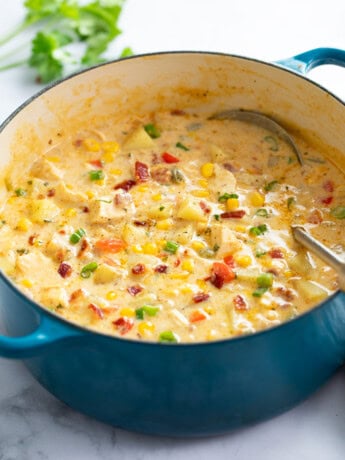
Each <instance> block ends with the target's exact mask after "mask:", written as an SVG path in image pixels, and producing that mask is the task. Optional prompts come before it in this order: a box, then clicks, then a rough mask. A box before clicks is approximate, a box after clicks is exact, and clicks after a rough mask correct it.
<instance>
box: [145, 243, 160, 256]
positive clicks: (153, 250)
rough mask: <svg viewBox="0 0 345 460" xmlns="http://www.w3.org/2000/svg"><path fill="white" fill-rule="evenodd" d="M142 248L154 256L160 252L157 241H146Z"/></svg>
mask: <svg viewBox="0 0 345 460" xmlns="http://www.w3.org/2000/svg"><path fill="white" fill-rule="evenodd" d="M142 249H143V253H144V254H151V255H153V256H155V255H157V254H158V248H157V245H156V244H155V243H145V244H144V245H143V246H142Z"/></svg>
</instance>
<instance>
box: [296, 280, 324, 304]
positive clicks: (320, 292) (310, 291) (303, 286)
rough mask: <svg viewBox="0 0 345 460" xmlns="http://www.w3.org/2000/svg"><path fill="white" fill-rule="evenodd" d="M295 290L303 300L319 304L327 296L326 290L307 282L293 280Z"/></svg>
mask: <svg viewBox="0 0 345 460" xmlns="http://www.w3.org/2000/svg"><path fill="white" fill-rule="evenodd" d="M294 285H295V288H296V289H297V290H298V291H299V292H300V294H301V295H302V297H303V298H304V299H305V300H308V301H310V302H321V301H322V300H324V299H325V298H326V297H327V296H328V292H327V291H326V289H324V288H322V287H321V286H320V285H318V284H316V283H314V282H313V281H308V280H295V283H294Z"/></svg>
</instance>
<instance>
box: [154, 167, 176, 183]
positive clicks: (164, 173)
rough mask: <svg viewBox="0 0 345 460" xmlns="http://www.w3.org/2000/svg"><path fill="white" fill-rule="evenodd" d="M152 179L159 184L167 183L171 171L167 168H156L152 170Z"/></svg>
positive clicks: (169, 180)
mask: <svg viewBox="0 0 345 460" xmlns="http://www.w3.org/2000/svg"><path fill="white" fill-rule="evenodd" d="M151 175H152V179H153V180H155V181H156V182H159V183H160V184H169V183H170V182H171V177H172V173H171V171H170V169H168V168H158V169H155V170H154V171H152V173H151Z"/></svg>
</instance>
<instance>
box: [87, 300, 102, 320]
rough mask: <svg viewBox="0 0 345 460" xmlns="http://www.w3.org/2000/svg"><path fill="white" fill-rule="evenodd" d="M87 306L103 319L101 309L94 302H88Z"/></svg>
mask: <svg viewBox="0 0 345 460" xmlns="http://www.w3.org/2000/svg"><path fill="white" fill-rule="evenodd" d="M88 308H89V309H90V310H92V311H93V312H94V313H96V315H97V316H98V318H99V319H103V318H104V312H103V310H102V309H101V308H100V307H98V306H97V305H95V304H94V303H90V304H89V306H88Z"/></svg>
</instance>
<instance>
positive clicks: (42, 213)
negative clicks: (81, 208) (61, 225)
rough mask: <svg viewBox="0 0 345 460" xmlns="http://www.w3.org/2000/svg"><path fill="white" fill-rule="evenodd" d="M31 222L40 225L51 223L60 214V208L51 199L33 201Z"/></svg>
mask: <svg viewBox="0 0 345 460" xmlns="http://www.w3.org/2000/svg"><path fill="white" fill-rule="evenodd" d="M30 214H31V220H33V221H34V222H37V223H39V224H43V223H44V222H51V221H54V219H55V218H56V217H57V216H58V215H59V214H60V208H58V207H57V206H56V205H55V204H54V203H53V201H51V200H49V199H43V200H32V201H31V203H30Z"/></svg>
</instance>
